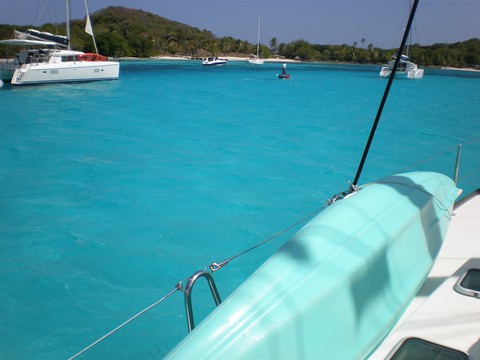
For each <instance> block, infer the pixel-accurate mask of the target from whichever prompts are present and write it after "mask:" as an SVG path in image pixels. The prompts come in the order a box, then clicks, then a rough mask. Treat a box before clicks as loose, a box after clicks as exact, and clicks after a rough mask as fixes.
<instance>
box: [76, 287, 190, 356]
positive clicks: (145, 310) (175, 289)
mask: <svg viewBox="0 0 480 360" xmlns="http://www.w3.org/2000/svg"><path fill="white" fill-rule="evenodd" d="M183 281H185V280H183ZM182 289H183V286H182V281H180V282H179V283H177V285H175V287H174V288H173V289H172V290H171V291H170V292H169V293H168V294H166V295H165V296H163V297H162V298H161V299H159V300H157V301H156V302H154V303H153V304H151V305H149V306H147V307H146V308H145V309H143V310H142V311H140V312H138V313H136V314H135V315H134V316H132V317H131V318H130V319H128V320H127V321H124V322H123V323H122V324H120V325H119V326H117V327H116V328H115V329H113V330H111V331H110V332H108V333H106V334H105V335H103V336H102V337H101V338H99V339H97V340H96V341H94V342H93V343H91V344H90V345H88V346H87V347H86V348H84V349H83V350H81V351H79V352H78V353H76V354H75V355H73V356H72V357H71V358H69V360H73V359H75V358H76V357H78V356H80V355H82V354H83V353H84V352H85V351H87V350H89V349H91V348H92V347H94V346H95V345H97V344H98V343H99V342H101V341H103V340H105V339H106V338H107V337H109V336H110V335H112V334H114V333H115V332H117V331H118V330H120V329H121V328H123V327H124V326H125V325H127V324H128V323H130V322H132V321H133V320H135V319H136V318H138V317H139V316H140V315H142V314H144V313H146V312H147V311H148V310H150V309H152V308H153V307H155V306H157V305H158V304H160V303H161V302H163V301H164V300H166V299H167V298H168V297H170V296H171V295H172V294H173V293H174V292H175V291H177V290H182Z"/></svg>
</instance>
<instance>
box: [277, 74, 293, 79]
mask: <svg viewBox="0 0 480 360" xmlns="http://www.w3.org/2000/svg"><path fill="white" fill-rule="evenodd" d="M277 77H278V78H279V79H290V74H277Z"/></svg>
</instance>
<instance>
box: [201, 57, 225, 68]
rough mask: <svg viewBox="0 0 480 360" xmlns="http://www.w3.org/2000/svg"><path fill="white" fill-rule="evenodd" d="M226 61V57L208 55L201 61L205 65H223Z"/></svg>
mask: <svg viewBox="0 0 480 360" xmlns="http://www.w3.org/2000/svg"><path fill="white" fill-rule="evenodd" d="M227 62H228V60H227V59H220V58H218V57H208V58H206V59H205V60H203V61H202V65H205V66H223V65H225V64H226V63H227Z"/></svg>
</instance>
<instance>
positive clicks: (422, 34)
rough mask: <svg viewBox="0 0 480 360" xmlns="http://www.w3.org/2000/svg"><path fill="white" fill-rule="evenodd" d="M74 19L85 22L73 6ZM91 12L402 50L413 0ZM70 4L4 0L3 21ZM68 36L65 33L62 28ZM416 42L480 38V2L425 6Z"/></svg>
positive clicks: (38, 18) (201, 0)
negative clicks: (138, 13) (139, 13)
mask: <svg viewBox="0 0 480 360" xmlns="http://www.w3.org/2000/svg"><path fill="white" fill-rule="evenodd" d="M70 3H71V8H72V18H74V19H80V18H83V17H84V16H85V11H84V7H83V0H70ZM87 3H88V6H89V10H90V13H93V12H95V11H97V10H99V9H102V8H105V7H107V6H110V5H120V6H124V7H128V8H134V9H142V10H145V11H149V12H152V13H154V14H157V15H160V16H163V17H165V18H167V19H170V20H175V21H178V22H181V23H184V24H187V25H191V26H194V27H197V28H200V29H206V30H210V31H212V32H213V33H214V34H215V35H216V36H218V37H222V36H232V37H234V38H238V39H241V40H247V41H249V42H252V43H254V42H255V41H256V36H257V21H258V16H261V19H262V21H261V22H262V42H263V43H265V44H268V42H269V40H270V39H271V38H272V37H276V38H277V39H278V41H279V42H290V41H293V40H298V39H304V40H306V41H308V42H310V43H314V44H344V43H345V44H349V45H351V44H353V43H354V42H357V44H358V46H361V40H362V39H365V43H364V46H367V45H368V44H370V43H371V44H373V45H374V46H376V47H381V48H395V47H397V46H398V45H399V43H400V41H401V37H402V31H403V27H404V26H405V24H406V21H407V17H408V8H409V0H292V1H286V0H224V1H219V0H88V1H87ZM64 8H65V7H64V0H1V6H0V9H1V11H0V23H1V24H13V25H41V24H43V23H46V22H55V23H61V22H64V21H65V10H64ZM58 32H59V33H64V31H63V29H59V30H58ZM412 34H413V42H414V43H420V44H422V45H431V44H433V43H439V42H447V43H452V42H456V41H463V40H468V39H471V38H474V37H476V38H480V0H420V4H419V7H418V10H417V15H416V18H415V24H414V31H413V32H412Z"/></svg>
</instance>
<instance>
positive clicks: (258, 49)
mask: <svg viewBox="0 0 480 360" xmlns="http://www.w3.org/2000/svg"><path fill="white" fill-rule="evenodd" d="M259 56H260V16H259V17H258V30H257V57H259Z"/></svg>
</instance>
